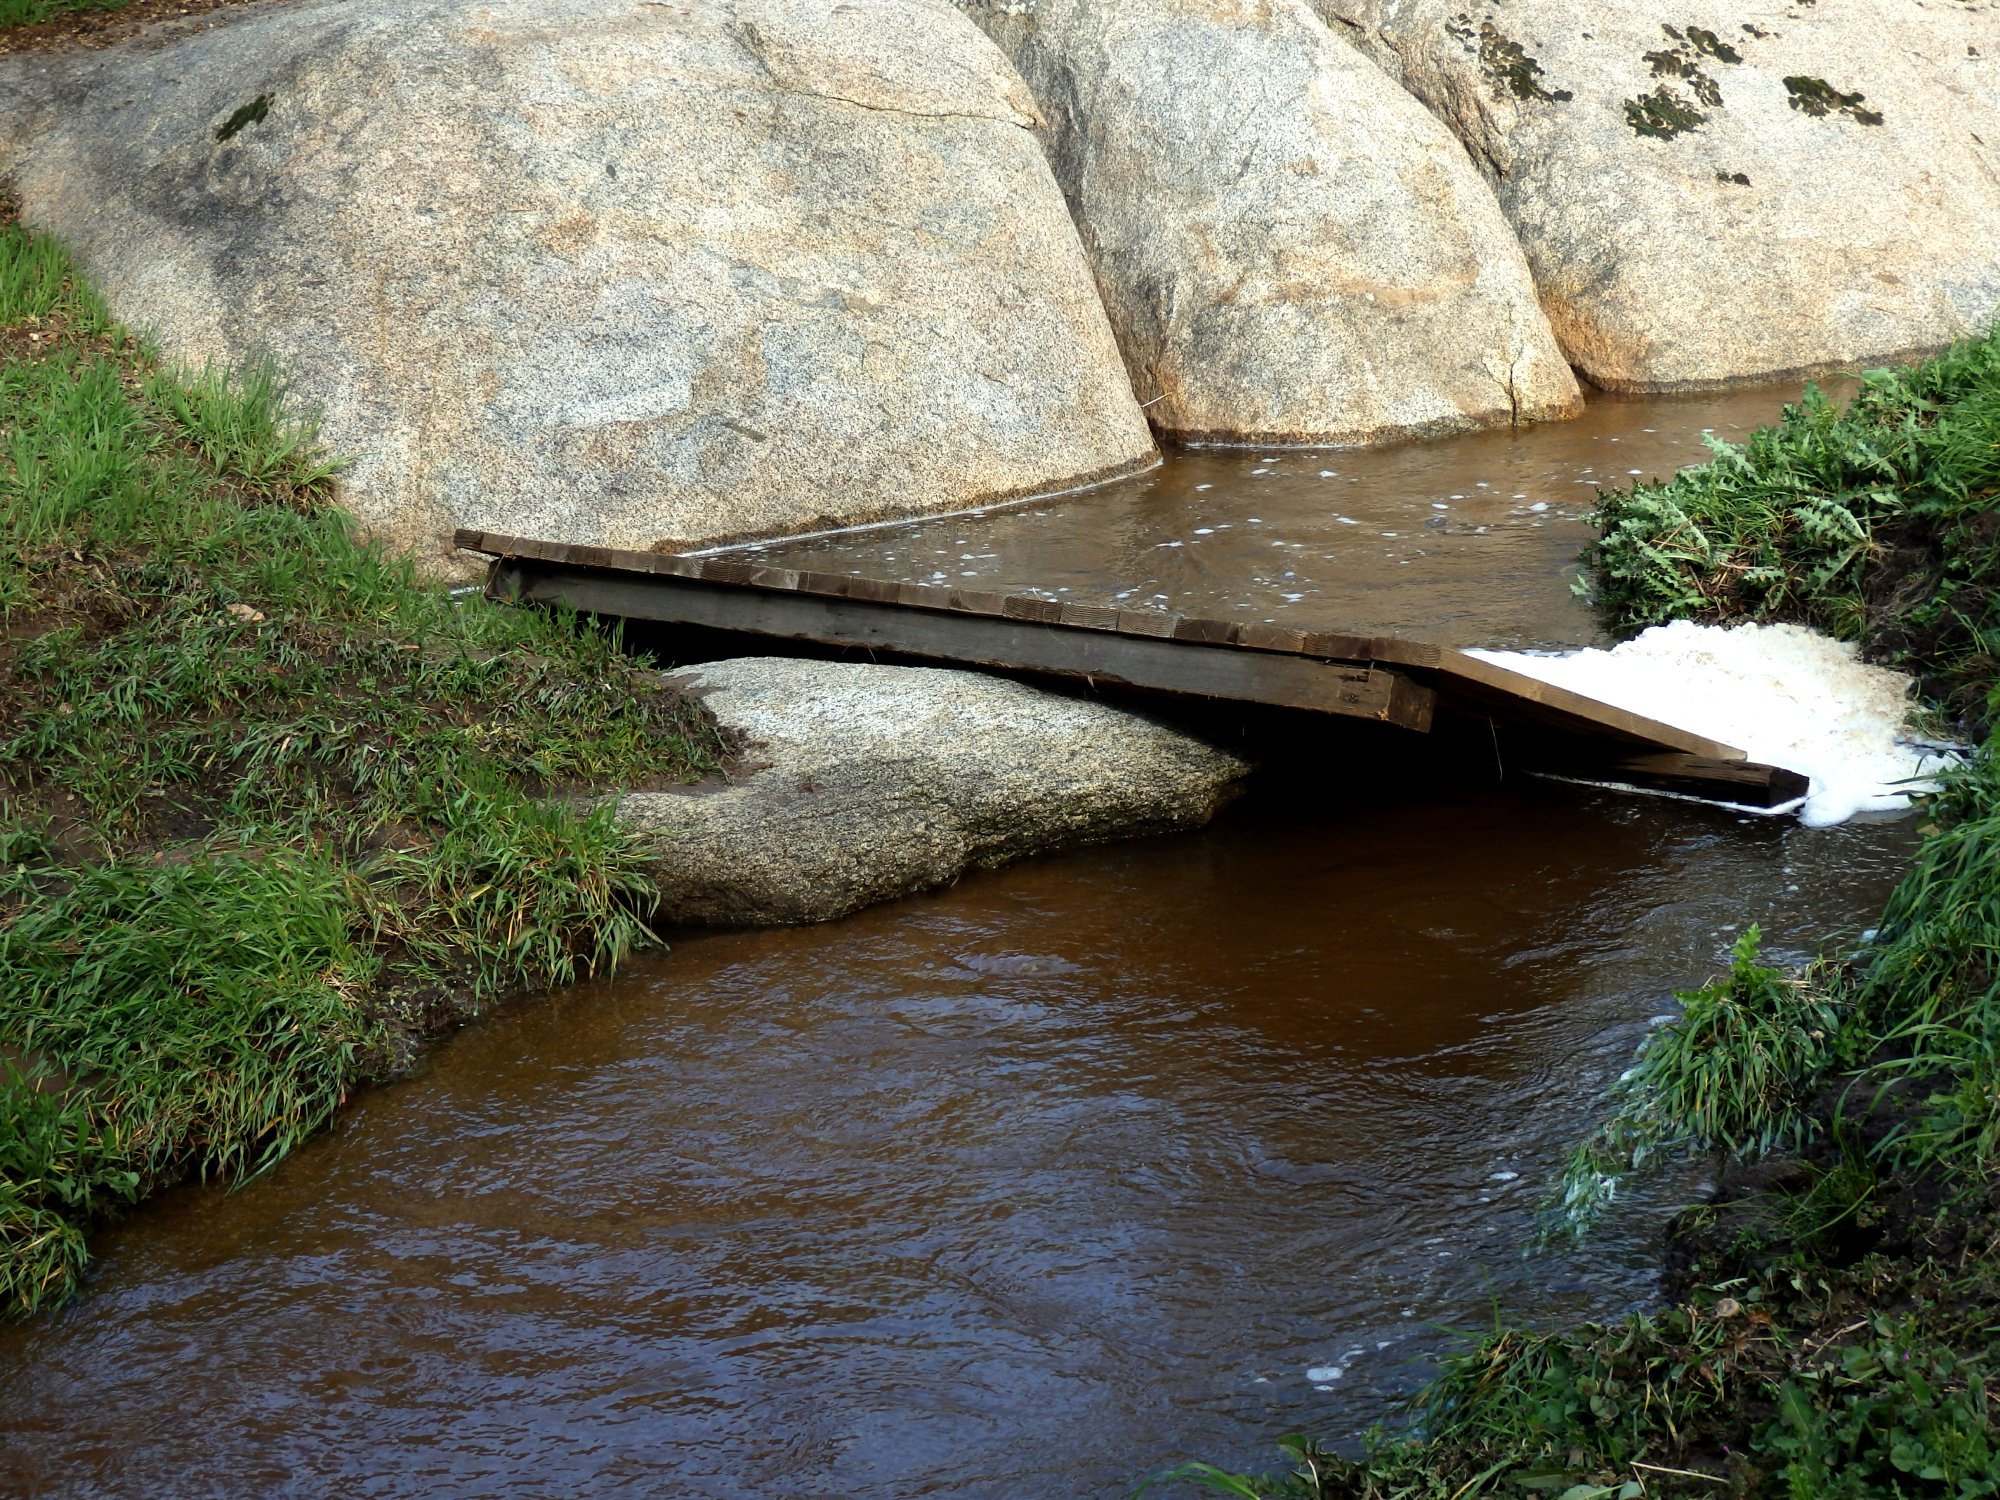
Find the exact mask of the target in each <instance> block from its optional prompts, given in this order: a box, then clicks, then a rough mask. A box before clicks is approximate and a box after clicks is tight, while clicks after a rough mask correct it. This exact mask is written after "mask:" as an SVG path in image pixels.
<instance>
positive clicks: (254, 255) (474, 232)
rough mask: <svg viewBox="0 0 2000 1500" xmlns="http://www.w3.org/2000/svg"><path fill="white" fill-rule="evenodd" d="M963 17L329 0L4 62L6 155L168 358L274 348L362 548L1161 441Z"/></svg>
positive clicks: (1025, 472) (994, 57)
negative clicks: (357, 523) (183, 31)
mask: <svg viewBox="0 0 2000 1500" xmlns="http://www.w3.org/2000/svg"><path fill="white" fill-rule="evenodd" d="M1034 123H1035V114H1034V105H1033V101H1032V99H1031V98H1030V97H1029V95H1028V94H1027V91H1026V90H1025V89H1024V88H1023V87H1022V84H1021V82H1020V79H1019V78H1018V77H1017V76H1016V75H1015V73H1014V71H1013V69H1012V68H1011V67H1010V66H1009V64H1008V62H1007V60H1006V59H1005V58H1004V57H1003V56H1002V55H1001V54H1000V53H999V51H998V50H997V49H996V48H994V46H993V45H992V44H991V43H990V42H989V41H988V40H987V39H986V38H985V37H984V36H983V35H981V34H980V32H979V30H978V29H977V28H976V27H975V26H973V25H972V24H971V23H970V22H969V21H967V20H966V19H965V18H964V17H963V16H961V15H960V14H959V13H958V12H957V11H956V10H954V9H953V8H952V7H951V6H950V5H949V4H948V3H946V0H842V3H841V4H838V5H832V6H829V5H824V4H818V3H813V0H672V3H666V0H318V3H304V4H296V5H282V6H277V7H271V8H261V7H260V8H253V9H247V10H245V11H243V12H242V13H241V14H240V15H238V16H236V17H234V18H233V19H231V20H230V21H228V22H227V24H223V25H219V26H216V27H214V28H213V29H210V30H207V31H205V32H202V33H200V34H198V35H192V36H182V37H178V38H176V37H172V36H167V37H166V38H165V39H161V38H160V37H158V36H154V37H152V38H150V39H149V37H147V36H145V35H142V36H141V37H140V38H139V39H138V40H136V41H135V42H131V43H127V44H125V45H123V46H121V47H118V48H114V49H111V50H108V51H104V52H98V53H92V54H86V55H81V56H72V57H63V58H58V59H51V58H49V57H46V56H34V57H22V58H16V59H12V60H9V61H8V62H7V63H5V64H0V178H7V179H11V182H12V185H13V188H14V190H15V192H16V194H17V195H18V197H19V199H20V202H21V206H22V211H23V214H24V217H25V218H26V220H27V222H28V223H29V224H30V225H31V226H33V227H35V228H39V229H43V230H47V231H50V232H52V233H54V234H56V235H58V236H60V237H61V238H62V239H64V240H65V241H67V242H68V243H69V245H70V247H71V248H72V249H73V250H74V251H75V252H76V253H77V255H78V257H79V258H80V260H81V261H82V263H83V265H84V266H85V267H86V268H87V269H88V270H89V272H90V273H91V275H92V276H93V277H94V278H95V279H96V280H97V282H98V284H99V285H100V286H102V287H103V289H104V291H105V293H106V294H107V296H108V297H109V299H110V301H111V305H112V307H113V310H114V311H115V312H116V313H117V314H118V315H119V316H120V317H121V318H122V319H124V320H125V321H126V322H127V323H128V324H130V325H131V326H133V327H134V328H136V329H138V330H139V331H140V332H141V333H143V334H144V335H145V336H147V337H149V338H150V339H152V340H154V341H155V342H156V343H157V344H158V345H159V346H160V347H161V348H162V349H163V351H164V352H165V353H166V354H167V355H168V356H169V357H171V358H174V359H178V360H182V361H187V362H190V363H192V364H194V365H200V364H202V363H204V362H206V361H215V362H220V363H223V364H229V365H236V364H239V363H242V362H244V361H246V360H251V359H255V358H259V357H268V358H269V359H271V360H272V361H274V362H275V364H276V365H277V367H278V368H279V369H280V370H281V371H282V372H283V374H284V376H285V377H286V379H287V380H288V381H289V382H290V388H291V391H292V393H293V394H294V396H295V397H297V398H301V399H302V400H303V401H304V402H306V403H310V404H312V405H315V406H317V407H318V408H319V409H320V411H321V412H322V413H323V420H322V428H321V431H322V437H323V440H324V441H325V442H326V444H327V445H328V446H329V447H330V448H331V449H333V450H334V451H336V452H337V453H340V454H343V455H346V456H348V457H349V458H351V460H352V463H351V466H350V467H349V468H348V470H347V471H346V475H345V496H344V498H345V503H346V504H347V505H348V506H349V508H350V509H352V510H353V511H354V512H355V513H356V514H357V515H358V516H359V517H360V518H361V519H362V521H363V522H364V523H365V525H366V526H367V528H368V529H370V530H371V531H373V532H375V533H377V534H379V535H381V536H383V537H384V538H386V539H388V540H389V541H391V542H393V543H395V544H399V545H401V546H402V547H403V548H405V549H407V550H409V551H412V552H415V553H417V554H419V555H425V554H428V555H430V556H432V557H436V556H439V555H441V554H442V553H443V551H444V550H445V549H446V548H448V547H449V545H450V543H449V538H450V534H451V531H452V529H453V527H454V526H472V527H479V528H485V529H490V530H494V531H500V532H510V533H517V534H528V535H533V536H537V537H542V538H548V539H554V540H567V541H576V542H587V543H597V544H600V545H611V546H623V547H634V548H649V547H660V548H681V547H685V546H688V545H690V544H699V543H705V542H715V541H718V540H723V539H728V538H734V537H740V536H749V535H757V534H768V533H774V532H783V531H790V530H798V529H805V528H810V527H814V526H820V525H826V524H837V523H847V522H855V521H862V520H868V519H872V518H876V517H882V516H888V515H895V514H911V513H923V512H934V511H943V510H951V509H957V508H961V507H964V506H968V505H972V504H975V503H979V502H983V501H989V500H993V499H997V498H1002V497H1006V496H1011V495H1016V494H1021V493H1031V492H1038V491H1047V490H1053V489H1060V488H1063V487H1066V486H1073V485H1078V484H1081V483H1084V482H1087V481H1091V480H1095V479H1100V478H1104V477H1107V476H1110V475H1114V474H1118V473H1122V472H1127V471H1130V470H1132V469H1134V468H1137V467H1142V466H1144V465H1146V464H1148V463H1150V462H1151V461H1153V457H1154V454H1153V449H1152V440H1151V436H1150V434H1149V433H1148V431H1147V428H1146V423H1145V420H1144V417H1143V416H1142V414H1141V413H1140V411H1139V408H1138V405H1137V403H1136V401H1135V400H1134V398H1133V396H1132V393H1131V389H1130V386H1129V384H1128V383H1127V380H1126V377H1125V373H1124V370H1123V368H1122V366H1121V364H1120V361H1119V357H1118V351H1117V347H1116V344H1115V342H1114V340H1113V338H1112V335H1111V332H1110V329H1109V326H1108V325H1107V323H1106V321H1105V317H1104V313H1103V310H1102V308H1101V307H1100V305H1099V304H1098V301H1097V297H1096V292H1095V289H1094V287H1093V285H1092V282H1091V277H1090V272H1089V268H1088V266H1087V264H1086V263H1085V261H1084V258H1083V254H1082V251H1081V248H1080V247H1079V245H1078V243H1077V240H1076V235H1075V231H1074V229H1073V228H1072V226H1071V224H1070V222H1069V218H1068V215H1067V213H1066V212H1065V210H1064V204H1063V199H1062V196H1061V193H1060V191H1059V190H1058V188H1057V187H1056V184H1055V182H1054V180H1053V179H1052V178H1051V176H1050V173H1049V168H1048V165H1047V162H1046V160H1045V159H1044V157H1043V155H1042V152H1041V150H1040V148H1039V146H1038V144H1037V142H1036V138H1035V136H1034V134H1033V133H1032V126H1033V125H1034Z"/></svg>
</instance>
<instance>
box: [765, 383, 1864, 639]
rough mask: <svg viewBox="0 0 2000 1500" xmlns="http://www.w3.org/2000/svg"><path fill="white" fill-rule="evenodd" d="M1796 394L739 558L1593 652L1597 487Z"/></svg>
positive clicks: (1689, 453) (1196, 466) (1234, 461)
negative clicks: (1591, 549)
mask: <svg viewBox="0 0 2000 1500" xmlns="http://www.w3.org/2000/svg"><path fill="white" fill-rule="evenodd" d="M1828 388H1829V390H1836V391H1837V390H1841V389H1844V387H1842V386H1840V385H1839V384H1838V383H1829V387H1828ZM1798 395H1799V387H1798V386H1797V385H1796V384H1793V385H1781V386H1760V387H1756V388H1752V389H1745V390H1738V391H1727V392H1722V393H1718V394H1711V395H1701V396H1613V395H1607V394H1603V393H1599V392H1592V393H1590V397H1589V405H1588V406H1587V408H1586V409H1585V411H1584V413H1583V415H1582V416H1581V417H1579V418H1577V419H1576V420H1575V421H1572V422H1554V423H1548V424H1545V425H1541V426H1535V427H1527V428H1522V429H1520V430H1518V431H1515V430H1505V431H1497V432H1480V433H1470V434H1467V435H1465V436H1462V437H1453V438H1442V439H1438V440H1437V441H1434V442H1425V443H1404V444H1398V445H1393V446H1389V447H1382V448H1352V449H1331V448H1329V449H1321V450H1297V449H1284V448H1202V449H1182V450H1179V451H1176V452H1172V453H1169V454H1168V455H1167V459H1166V462H1165V464H1164V465H1163V466H1162V467H1161V468H1159V469H1156V470H1154V471H1153V472H1152V473H1150V474H1145V475H1141V476H1140V477H1138V478H1136V479H1129V480H1123V481H1120V482H1119V483H1117V484H1112V485H1106V486H1104V487H1102V488H1099V489H1094V490H1086V491H1083V492H1081V493H1078V494H1074V495H1065V496H1061V497H1058V498H1056V499H1053V500H1046V501H1041V502H1038V503H1035V504H1031V505H1025V506H1010V507H1006V508H1003V509H998V510H991V511H986V512H983V513H978V514H972V515H963V516H945V517H938V518H933V519H931V520H927V521H917V522H909V523H904V524H899V525H895V526H884V527H878V528H873V529H867V530H860V531H849V532H841V533H837V534H833V535H828V536H820V537H809V538H804V539H795V540H791V541H784V542H771V543H768V544H765V545H763V546H761V547H756V548H743V549H736V550H733V551H732V552H731V554H730V555H731V556H732V557H742V558H746V559H747V558H753V557H754V558H757V559H759V560H762V561H769V562H772V563H776V564H780V565H782V566H784V567H791V568H814V569H820V570H823V571H827V572H836V573H845V572H853V573H858V574H863V575H865V576H867V577H870V578H893V579H897V580H899V581H902V580H907V581H913V582H919V583H924V582H935V583H952V584H958V583H963V584H965V585H966V586H967V587H973V588H983V589H1003V590H1031V589H1040V590H1045V591H1047V592H1049V593H1051V594H1055V595H1057V596H1059V597H1061V598H1064V599H1069V600H1075V601H1077V602H1080V603H1086V604H1107V603H1113V602H1116V603H1123V604H1127V605H1133V606H1139V605H1151V606H1156V607H1158V608H1161V609H1173V610H1180V611H1182V612H1183V613H1186V614H1192V615H1205V616H1213V617H1218V618H1222V619H1231V620H1280V621H1282V622H1283V623H1285V624H1287V625H1295V626H1300V627H1302V628H1306V629H1323V630H1345V631H1351V632H1355V633H1357V634H1382V635H1405V636H1409V637H1412V638H1414V639H1417V640H1425V641H1434V642H1436V643H1437V644H1439V645H1444V646H1504V647H1512V648H1533V647H1551V646H1585V645H1596V644H1600V643H1601V642H1602V640H1603V633H1602V631H1601V629H1600V627H1599V625H1598V623H1597V621H1596V620H1595V618H1594V617H1593V616H1592V613H1591V611H1590V609H1589V607H1588V606H1587V605H1585V604H1584V603H1583V602H1582V601H1581V600H1579V599H1577V598H1575V597H1574V596H1573V595H1572V594H1571V593H1570V591H1569V588H1568V584H1569V581H1570V580H1571V579H1573V578H1575V577H1576V576H1577V572H1578V568H1577V565H1576V557H1577V553H1578V552H1579V551H1580V550H1581V549H1582V548H1583V546H1584V544H1585V543H1586V542H1587V541H1589V540H1590V537H1591V531H1590V528H1589V527H1587V526H1585V525H1584V524H1583V522H1582V519H1581V518H1582V517H1583V516H1585V515H1586V514H1588V513H1589V511H1590V509H1591V507H1592V506H1593V505H1594V504H1595V503H1596V500H1597V490H1598V487H1599V486H1603V487H1605V488H1612V487H1616V486H1620V485H1625V484H1629V483H1631V482H1632V481H1633V480H1634V479H1637V478H1645V479H1655V478H1659V479H1664V478H1666V477H1667V476H1669V475H1671V474H1672V473H1673V472H1674V470H1676V469H1678V468H1681V467H1682V466H1684V465H1687V464H1694V463H1701V462H1704V461H1705V460H1706V459H1707V457H1708V450H1707V448H1706V447H1705V446H1704V445H1703V442H1702V435H1703V433H1704V432H1713V433H1714V434H1715V435H1716V436H1718V437H1721V438H1726V439H1729V440H1731V441H1740V440H1741V439H1742V438H1743V437H1744V436H1745V435H1746V434H1747V433H1748V432H1749V431H1750V430H1751V429H1752V428H1755V427H1758V426H1760V425H1762V424H1765V423H1768V422H1771V421H1773V420H1775V419H1776V417H1777V415H1778V412H1779V409H1780V407H1782V405H1783V404H1784V403H1785V402H1786V401H1791V400H1796V399H1798Z"/></svg>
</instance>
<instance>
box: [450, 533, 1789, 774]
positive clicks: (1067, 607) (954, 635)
mask: <svg viewBox="0 0 2000 1500" xmlns="http://www.w3.org/2000/svg"><path fill="white" fill-rule="evenodd" d="M457 542H458V545H459V546H460V547H463V548H465V549H467V550H469V551H473V552H481V553H485V554H487V555H488V556H490V557H492V558H493V560H494V561H493V565H492V569H491V572H490V574H489V577H488V582H487V594H488V596H489V597H491V598H494V599H499V600H505V601H509V602H515V603H524V604H567V605H569V606H571V607H573V608H575V609H578V610H580V611H584V612H586V613H592V614H605V615H617V616H621V617H624V618H627V619H634V620H650V621H656V622H661V623H665V624H671V625H681V626H699V627H702V628H705V629H709V630H719V631H727V632H732V633H738V634H743V635H748V636H755V637H763V638H765V639H767V640H773V641H791V642H810V643H813V644H815V645H818V646H832V647H843V648H859V649H865V650H869V651H879V652H886V653H891V654H893V655H895V656H898V657H904V658H910V659H914V660H920V661H929V662H940V663H950V664H952V665H955V666H964V667H974V668H990V669H994V670H1003V671H1008V672H1013V673H1019V674H1024V675H1030V676H1040V677H1055V678H1064V679H1069V680H1072V681H1081V682H1083V683H1086V684H1090V685H1093V686H1095V685H1103V686H1110V687H1123V688H1133V689H1140V690H1144V691H1147V692H1150V693H1158V694H1168V695H1171V696H1174V697H1180V698H1192V699H1204V700H1222V701H1233V702H1239V703H1254V704H1262V705H1266V706H1269V707H1273V708H1280V709H1290V710H1296V711H1304V712H1308V713H1314V714H1324V715H1331V716H1334V717H1335V718H1340V719H1348V720H1365V721H1373V722H1376V723H1380V724H1387V725H1394V726H1396V727H1398V728H1400V729H1404V730H1408V731H1411V732H1415V733H1428V732H1429V731H1430V730H1431V729H1432V727H1433V724H1434V723H1435V722H1437V721H1439V720H1440V719H1453V718H1455V719H1457V720H1460V721H1464V720H1472V721H1476V722H1480V723H1483V724H1485V725H1487V726H1488V727H1489V728H1491V729H1493V731H1494V733H1495V734H1496V743H1497V734H1498V727H1499V726H1502V725H1504V726H1506V727H1507V729H1508V731H1509V738H1510V743H1511V744H1512V745H1513V746H1514V747H1516V748H1517V749H1518V750H1520V751H1522V752H1524V755H1525V759H1524V761H1523V763H1524V764H1526V765H1528V766H1530V767H1531V768H1535V769H1542V770H1547V771H1553V772H1556V773H1558V774H1571V775H1579V776H1586V777H1592V778H1595V779H1601V780H1607V781H1620V782H1628V783H1632V784H1635V785H1640V786H1647V787H1653V788H1656V789H1661V790H1669V791H1678V792H1683V793H1688V794H1691V795H1695V796H1700V797H1706V798H1710V799H1713V800H1720V801H1725V802H1732V803H1739V804H1746V805H1750V806H1755V807H1774V806H1777V805H1778V804H1780V803H1783V802H1789V801H1791V800H1793V799H1794V798H1797V797H1801V796H1803V795H1805V791H1806V781H1805V778H1804V777H1802V776H1800V775H1798V774H1797V773H1796V772H1793V771H1788V770H1785V769H1783V768H1781V767H1776V766H1764V765H1758V764H1755V763H1753V762H1751V761H1750V760H1748V759H1747V758H1746V757H1745V755H1744V753H1743V752H1742V751H1741V750H1738V749H1736V748H1735V747H1734V746H1730V745H1725V744H1721V743H1719V742H1717V741H1715V740H1709V739H1704V738H1703V737H1701V736H1700V735H1696V734H1690V733H1688V732H1687V731H1686V730H1683V729H1677V728H1675V727H1674V726H1673V725H1671V724H1663V723H1660V722H1658V721H1657V720H1653V719H1648V718H1645V717H1643V716H1641V715H1639V714H1634V713H1629V712H1627V711H1626V710H1624V709H1621V708H1614V707H1612V706H1611V705H1610V704H1606V703H1599V702H1597V701H1596V700H1594V699H1590V698H1585V697H1583V696H1581V695H1580V694H1577V693H1572V692H1569V691H1567V690H1566V689H1563V688H1559V687H1554V686H1551V685H1550V684H1548V683H1544V682H1540V681H1538V680H1536V679H1535V678H1532V677H1528V676H1524V675H1523V674H1521V673H1519V672H1513V671H1509V670H1508V669H1507V668H1505V667H1501V666H1497V665H1495V664H1494V663H1492V662H1488V661H1483V660H1481V659H1480V658H1478V657H1476V656H1469V655H1467V654H1466V653H1464V652H1462V651H1454V650H1451V649H1450V648H1448V647H1442V646H1433V645H1429V644H1426V643H1423V642H1419V641H1409V640H1403V639H1400V638H1397V637H1393V636H1363V635H1344V634H1340V633H1338V632H1330V631H1316V630H1295V629H1292V628H1290V627H1288V626H1283V625H1257V624H1243V623H1237V622H1233V621H1227V620H1206V619H1200V618H1196V617H1194V616H1189V615H1181V614H1175V613H1171V612H1169V611H1165V610H1156V609H1122V608H1112V607H1110V606H1106V605H1097V604H1070V603H1064V602H1062V601H1059V600H1054V599H1049V598H1046V597H1043V596H1040V595H1033V594H1001V593H990V592H984V591H981V590H977V589H962V588H956V587H951V586H942V585H934V584H921V583H889V582H884V581H882V580H879V579H872V578H856V577H853V576H851V575H847V574H840V573H814V572H801V571H797V570H795V569H791V568H775V567H769V566H766V565H762V564H758V563H750V562H742V561H736V560H732V559H729V558H726V557H687V556H682V555H679V554H675V553H663V552H631V551H622V550H618V549H615V548H609V547H588V546H581V545H577V544H574V543H564V542H544V541H535V540H531V539H529V538H525V537H514V536H502V535H498V534H496V533H493V532H486V531H460V532H459V533H458V534H457Z"/></svg>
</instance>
